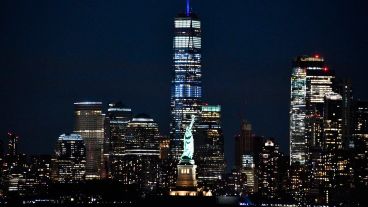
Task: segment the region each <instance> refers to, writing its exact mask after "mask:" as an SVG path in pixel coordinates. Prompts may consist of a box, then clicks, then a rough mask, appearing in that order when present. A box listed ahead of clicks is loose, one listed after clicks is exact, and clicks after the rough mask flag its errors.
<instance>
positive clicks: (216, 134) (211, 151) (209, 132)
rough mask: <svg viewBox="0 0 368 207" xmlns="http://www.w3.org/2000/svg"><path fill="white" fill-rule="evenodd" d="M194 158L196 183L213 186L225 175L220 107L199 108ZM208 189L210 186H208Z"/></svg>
mask: <svg viewBox="0 0 368 207" xmlns="http://www.w3.org/2000/svg"><path fill="white" fill-rule="evenodd" d="M194 140H195V146H196V147H195V149H194V156H195V160H196V162H197V165H198V171H197V174H198V182H199V183H200V184H203V185H204V186H208V185H215V184H216V181H217V180H219V179H221V177H222V176H223V174H224V173H225V157H224V137H223V133H222V129H221V106H220V105H204V106H202V107H201V117H200V123H199V124H198V125H197V134H196V137H195V139H194ZM208 187H210V186H208Z"/></svg>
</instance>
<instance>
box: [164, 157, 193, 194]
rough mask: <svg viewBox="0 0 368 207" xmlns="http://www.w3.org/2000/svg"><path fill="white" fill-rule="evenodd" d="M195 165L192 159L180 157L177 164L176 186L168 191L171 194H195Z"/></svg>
mask: <svg viewBox="0 0 368 207" xmlns="http://www.w3.org/2000/svg"><path fill="white" fill-rule="evenodd" d="M196 169H197V165H195V164H194V160H192V159H182V160H180V162H179V164H178V178H177V180H176V187H175V189H174V190H173V191H170V195H172V196H197V195H198V191H197V178H196Z"/></svg>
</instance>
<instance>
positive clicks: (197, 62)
mask: <svg viewBox="0 0 368 207" xmlns="http://www.w3.org/2000/svg"><path fill="white" fill-rule="evenodd" d="M173 52H174V55H173V62H174V68H173V74H174V77H173V80H172V83H171V124H170V128H171V129H170V137H171V141H170V144H171V155H172V157H173V159H175V160H177V161H178V160H179V158H180V155H181V154H182V151H183V136H184V131H185V127H186V126H187V125H188V124H189V123H190V119H191V115H195V116H196V117H199V114H200V110H201V108H200V105H201V104H200V103H201V102H200V101H201V98H202V81H201V79H202V78H201V76H202V72H201V21H200V19H199V18H198V16H197V15H196V14H195V13H193V12H192V11H191V9H190V5H189V1H188V2H187V9H186V11H185V13H181V14H178V15H177V17H176V18H175V20H174V38H173ZM195 128H196V127H194V129H195Z"/></svg>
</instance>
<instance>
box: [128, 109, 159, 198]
mask: <svg viewBox="0 0 368 207" xmlns="http://www.w3.org/2000/svg"><path fill="white" fill-rule="evenodd" d="M125 136H126V137H125V150H124V155H123V156H124V157H123V162H124V166H122V168H123V169H122V170H123V171H124V173H123V183H125V184H136V185H137V186H138V188H139V189H140V190H142V191H151V190H154V189H155V188H156V187H157V186H158V180H159V163H160V134H159V131H158V124H157V123H156V122H155V121H154V120H153V119H152V118H151V117H149V116H148V115H146V114H138V115H136V116H135V117H134V118H133V119H132V121H130V122H129V123H128V126H127V129H126V134H125Z"/></svg>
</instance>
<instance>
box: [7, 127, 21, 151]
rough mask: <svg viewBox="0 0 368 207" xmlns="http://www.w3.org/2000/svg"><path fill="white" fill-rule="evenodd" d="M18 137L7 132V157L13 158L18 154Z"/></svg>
mask: <svg viewBox="0 0 368 207" xmlns="http://www.w3.org/2000/svg"><path fill="white" fill-rule="evenodd" d="M18 141H19V137H18V135H16V134H15V133H12V132H8V155H9V156H11V157H15V156H16V155H17V154H18Z"/></svg>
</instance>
